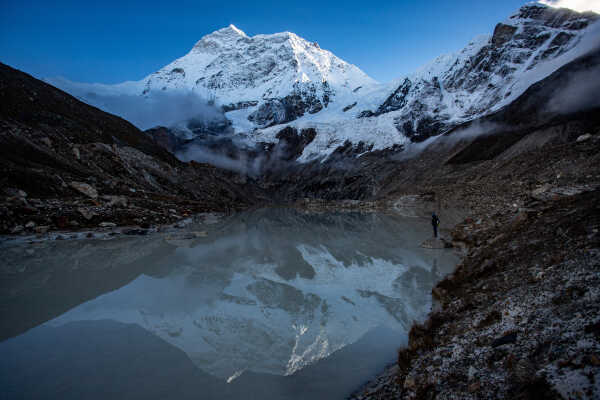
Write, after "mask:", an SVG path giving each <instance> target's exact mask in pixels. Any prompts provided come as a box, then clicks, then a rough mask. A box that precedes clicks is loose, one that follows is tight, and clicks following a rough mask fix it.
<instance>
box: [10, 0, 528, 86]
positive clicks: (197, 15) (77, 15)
mask: <svg viewBox="0 0 600 400" xmlns="http://www.w3.org/2000/svg"><path fill="white" fill-rule="evenodd" d="M525 3H526V1H523V0H502V1H487V0H478V1H475V0H470V1H467V0H453V1H450V0H447V1H441V0H429V1H401V0H396V1H391V2H388V1H385V2H379V1H372V2H369V1H364V0H362V1H353V0H347V1H339V2H332V1H322V0H321V1H313V0H305V1H302V2H291V1H281V0H278V1H248V0H246V1H236V0H227V1H220V2H219V1H211V2H203V1H188V0H176V1H160V2H152V1H126V0H122V1H112V0H104V1H102V2H87V1H82V0H77V1H65V0H56V1H48V0H43V1H33V0H19V1H14V0H2V1H1V2H0V61H1V62H3V63H6V64H8V65H11V66H13V67H15V68H18V69H21V70H23V71H25V72H27V73H30V74H32V75H34V76H36V77H38V78H41V77H51V76H64V77H66V78H68V79H71V80H74V81H80V82H102V83H117V82H122V81H125V80H139V79H141V78H143V77H144V76H146V75H148V74H150V73H152V72H154V71H156V70H157V69H159V68H161V67H162V66H164V65H166V64H168V63H169V62H171V61H173V60H174V59H175V58H177V57H181V56H183V55H184V54H186V53H187V52H188V51H189V49H190V48H191V47H192V46H193V45H194V43H195V42H196V41H198V40H199V39H200V38H201V37H202V36H204V35H205V34H208V33H210V32H212V31H214V30H217V29H219V28H222V27H224V26H227V25H229V24H234V25H236V26H237V27H238V28H240V29H242V30H243V31H245V32H246V34H248V35H250V36H252V35H255V34H259V33H274V32H281V31H291V32H295V33H297V34H298V35H300V36H302V37H304V38H305V39H307V40H310V41H317V42H318V43H319V45H320V46H321V47H322V48H324V49H327V50H330V51H332V52H333V53H334V54H336V55H337V56H338V57H341V58H342V59H344V60H346V61H348V62H351V63H353V64H356V65H357V66H358V67H360V68H361V69H362V70H363V71H365V72H366V73H367V74H369V75H370V76H372V77H373V78H375V79H377V80H379V81H388V80H391V79H393V78H396V77H398V76H401V75H402V74H403V73H407V72H410V71H412V70H414V69H416V68H417V67H419V66H420V65H422V64H424V63H426V62H427V61H429V60H431V59H433V58H435V57H437V56H438V55H440V54H443V53H448V52H452V51H456V50H459V49H461V48H462V47H464V46H465V45H466V44H467V43H468V41H469V40H470V39H472V38H473V37H474V36H476V35H479V34H489V33H491V32H492V31H493V29H494V26H495V24H496V23H497V22H500V21H502V20H504V19H506V18H507V17H508V16H509V15H510V14H511V13H512V12H514V11H515V10H517V9H518V8H519V7H520V6H521V5H523V4H525Z"/></svg>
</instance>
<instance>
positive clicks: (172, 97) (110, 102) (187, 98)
mask: <svg viewBox="0 0 600 400" xmlns="http://www.w3.org/2000/svg"><path fill="white" fill-rule="evenodd" d="M81 97H83V98H84V100H85V101H86V102H87V103H89V104H91V105H93V106H95V107H98V108H100V109H102V110H104V111H106V112H109V113H111V114H115V115H118V116H120V117H122V118H124V119H126V120H127V121H129V122H131V123H132V124H134V125H135V126H137V127H138V128H139V129H142V130H146V129H149V128H153V127H155V126H169V127H170V126H174V125H178V124H181V123H182V122H184V121H188V120H190V119H197V120H208V121H212V120H221V119H224V115H223V112H222V111H221V109H220V108H218V107H216V106H214V105H212V104H210V103H209V102H208V101H207V100H206V99H204V98H202V97H201V96H199V95H197V94H195V93H193V92H175V93H169V92H158V93H154V92H150V94H148V95H145V96H135V95H118V96H109V95H99V94H96V93H85V94H83V95H82V96H81Z"/></svg>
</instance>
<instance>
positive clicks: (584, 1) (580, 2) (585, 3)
mask: <svg viewBox="0 0 600 400" xmlns="http://www.w3.org/2000/svg"><path fill="white" fill-rule="evenodd" d="M539 3H542V4H546V5H549V6H551V7H564V8H570V9H572V10H575V11H594V12H597V13H600V1H598V0H539Z"/></svg>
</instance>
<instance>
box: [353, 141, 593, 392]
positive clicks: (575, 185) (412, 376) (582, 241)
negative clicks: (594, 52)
mask: <svg viewBox="0 0 600 400" xmlns="http://www.w3.org/2000/svg"><path fill="white" fill-rule="evenodd" d="M599 149H600V137H599V136H598V135H592V136H591V137H589V138H587V139H580V141H579V142H577V141H574V142H573V143H571V144H562V145H555V146H543V147H542V148H541V149H539V150H537V151H534V152H528V153H527V154H526V156H522V157H516V158H513V159H512V161H510V162H507V163H505V164H504V165H503V168H506V169H505V171H508V170H510V171H512V175H510V179H512V181H513V182H512V183H509V182H508V180H506V179H507V178H506V177H505V180H504V182H503V179H502V178H501V177H502V175H503V168H502V167H501V168H498V167H496V168H495V169H486V168H484V170H487V171H493V172H488V173H482V174H480V175H479V177H478V178H479V179H478V185H477V187H474V186H463V185H460V186H459V185H456V184H443V183H435V184H432V185H429V186H428V187H427V189H428V190H433V191H435V192H437V193H438V194H439V195H442V193H443V194H444V195H445V196H446V200H448V203H449V204H463V205H467V206H468V207H469V209H470V210H471V214H470V216H469V217H468V218H466V219H464V220H463V221H462V222H461V223H459V224H457V225H456V226H454V228H453V229H452V232H451V237H452V243H453V244H454V246H455V247H456V248H457V249H460V251H461V252H462V253H463V261H462V262H461V264H459V266H458V267H457V269H456V271H455V273H454V274H452V275H450V276H448V277H447V278H446V279H444V280H443V281H442V282H440V283H439V284H438V285H437V286H436V287H435V288H434V289H433V295H434V297H435V298H436V299H437V300H438V302H439V307H438V308H437V309H436V310H434V311H433V312H432V313H431V315H430V316H429V319H428V320H427V321H426V322H425V323H423V324H416V325H415V326H413V328H412V330H411V331H410V335H409V345H408V347H407V348H405V349H401V350H400V351H399V354H398V363H397V364H396V365H393V366H391V367H390V368H388V369H387V370H386V371H385V372H384V373H383V374H382V375H380V376H379V377H378V378H376V379H375V380H374V381H372V382H371V383H369V384H367V385H366V386H365V387H363V388H361V389H360V390H359V391H357V392H356V393H355V394H354V395H353V396H351V398H352V399H400V398H402V399H404V398H406V399H433V398H436V399H456V398H461V399H462V398H464V399H471V398H472V399H502V398H509V397H510V398H519V399H552V398H557V399H559V398H586V399H594V398H598V396H600V380H599V378H600V376H599V373H600V320H599V319H598V315H599V311H600V307H599V304H600V301H599V297H600V234H599V231H600V202H599V201H598V200H599V199H600V191H599V190H598V183H600V160H599V158H598V157H599V155H598V154H599V153H598V150H599ZM525 161H527V162H525ZM528 163H537V164H538V165H541V166H540V167H539V168H537V169H535V170H534V169H530V168H528V167H527V165H528ZM519 165H521V168H519ZM485 166H486V165H485V163H484V165H480V167H485ZM467 171H468V168H462V169H461V171H460V172H459V173H457V172H456V171H455V172H454V174H458V175H459V176H463V177H464V176H467V175H468V172H467ZM447 174H448V175H451V174H452V173H451V172H447ZM448 175H446V178H447V177H448ZM455 178H456V175H455ZM521 180H524V181H530V182H531V183H533V182H535V184H532V185H529V184H520V183H519V182H520V181H521ZM423 189H425V188H423ZM449 199H452V200H449ZM441 202H442V203H444V201H441ZM441 213H442V214H441V215H442V219H443V213H444V211H443V210H442V211H441ZM432 251H435V250H432Z"/></svg>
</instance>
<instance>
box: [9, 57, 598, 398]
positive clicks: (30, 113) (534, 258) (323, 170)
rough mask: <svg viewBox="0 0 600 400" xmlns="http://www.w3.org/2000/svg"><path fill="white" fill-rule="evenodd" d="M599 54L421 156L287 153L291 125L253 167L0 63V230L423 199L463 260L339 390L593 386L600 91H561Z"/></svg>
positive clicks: (441, 391) (306, 135) (412, 203)
mask: <svg viewBox="0 0 600 400" xmlns="http://www.w3.org/2000/svg"><path fill="white" fill-rule="evenodd" d="M599 66H600V53H599V52H598V51H596V52H593V53H590V54H588V55H586V56H583V57H581V58H579V59H577V60H575V61H573V62H571V63H569V64H567V65H565V66H563V67H562V68H560V69H558V70H557V71H556V72H554V73H553V74H552V75H550V76H549V77H548V78H546V79H544V80H542V81H540V82H538V83H536V84H535V85H533V86H532V87H530V88H529V89H528V90H527V91H526V92H525V93H524V94H523V95H522V96H520V97H519V98H518V99H517V100H516V101H515V102H513V103H512V104H510V105H508V106H507V107H505V108H503V109H501V110H499V111H498V112H496V113H494V114H492V115H488V116H486V117H484V118H482V119H480V120H476V121H472V122H469V123H467V124H464V125H461V126H459V127H456V128H454V129H453V130H452V131H450V132H448V133H447V134H445V135H444V136H442V137H440V138H438V139H436V140H435V141H434V142H432V143H430V145H429V147H427V148H426V149H424V150H420V151H419V152H417V151H416V150H415V149H414V148H412V149H410V148H403V147H402V146H396V147H394V148H389V149H386V150H380V151H367V150H369V149H366V148H365V146H364V144H360V143H359V144H352V143H349V142H348V143H345V144H343V145H342V146H340V147H338V148H337V150H336V151H335V152H334V153H333V155H332V156H330V157H329V158H328V159H327V160H319V161H314V162H309V163H298V162H297V161H296V158H297V156H298V155H300V154H301V153H302V149H303V146H306V144H307V142H310V140H311V136H312V135H311V134H310V132H294V131H293V130H288V131H286V132H283V133H282V134H281V135H279V143H277V144H275V145H273V146H272V147H271V148H270V150H272V149H274V148H278V147H279V148H280V149H284V150H285V152H283V157H281V153H282V152H277V153H279V156H280V158H272V157H271V156H269V154H267V156H266V160H267V161H266V163H265V164H264V169H262V170H261V171H260V174H259V175H258V176H257V177H256V178H253V179H250V178H247V177H246V176H244V175H242V174H238V173H232V172H227V171H224V170H221V169H218V168H215V167H211V166H209V165H205V164H197V163H182V162H180V161H178V160H177V159H175V158H174V157H173V156H172V155H171V154H170V153H168V152H166V150H164V148H163V147H161V146H159V145H158V144H157V143H156V142H154V141H153V140H152V139H151V138H150V136H147V135H145V134H144V133H143V132H140V131H139V130H137V129H136V128H134V127H133V126H132V125H130V124H129V123H127V122H125V121H124V120H122V119H119V118H117V117H114V116H112V115H109V114H106V113H103V112H101V111H99V110H97V109H95V108H93V107H90V106H87V105H85V104H83V103H80V102H78V101H77V100H76V99H74V98H73V97H71V96H69V95H66V94H65V93H63V92H61V91H59V90H57V89H54V88H52V87H50V86H48V85H45V84H43V83H41V82H39V81H37V80H35V79H33V78H31V77H29V76H27V75H25V74H23V73H21V72H18V71H15V70H13V69H10V68H9V67H6V66H2V68H1V69H0V72H1V73H0V95H1V99H2V100H1V103H0V127H1V129H0V153H1V154H0V167H1V168H2V174H1V175H0V181H1V183H2V189H3V190H4V196H3V197H2V198H0V200H1V201H2V203H1V205H0V229H1V230H2V233H10V232H12V233H13V234H19V233H20V234H26V233H29V234H31V233H33V232H36V231H37V232H39V233H41V232H43V231H45V230H46V229H78V228H82V227H86V228H87V227H97V226H99V225H101V224H102V223H104V222H108V223H109V224H117V225H124V224H126V225H139V226H140V228H142V229H145V228H146V227H148V226H151V225H159V224H164V223H171V222H174V221H176V220H178V219H181V218H183V217H185V215H186V214H188V215H191V214H193V213H197V212H205V211H228V210H235V209H239V208H243V207H250V206H252V205H258V204H261V203H262V204H264V203H266V202H272V203H287V204H295V205H297V206H300V207H309V208H314V209H323V208H333V209H339V208H341V207H344V208H362V209H365V210H368V209H374V208H387V209H389V210H394V211H396V212H399V213H402V214H407V215H417V216H423V215H424V214H427V213H428V212H431V211H433V210H435V211H437V212H438V215H439V216H440V218H441V220H442V235H443V237H444V239H445V241H446V243H448V244H450V243H451V244H452V245H453V246H455V247H456V248H457V249H459V251H461V252H463V254H464V259H463V261H462V263H461V264H460V265H459V266H458V268H457V270H456V272H455V273H454V274H453V275H451V276H449V277H448V278H447V279H445V280H444V281H442V282H441V283H440V284H439V285H437V287H436V288H435V289H434V290H433V292H434V296H435V297H436V298H437V299H438V301H439V303H440V305H439V308H438V309H437V310H435V311H434V312H433V313H432V314H431V317H430V319H429V320H428V321H427V322H426V323H424V324H422V325H417V326H414V327H413V329H412V331H411V333H410V341H409V348H408V349H404V350H402V351H401V352H400V353H399V360H398V361H399V362H398V365H397V366H394V367H392V368H391V369H389V370H388V371H386V373H385V374H384V375H382V376H380V377H379V378H377V379H376V380H375V381H374V382H372V383H371V384H369V385H367V386H365V387H363V388H362V389H361V390H359V391H358V392H356V394H355V395H354V396H353V398H361V399H364V398H371V399H395V398H415V399H433V398H440V399H441V398H444V399H455V398H460V399H469V398H473V399H477V398H491V399H496V398H498V399H503V398H511V397H512V398H516V399H529V398H543V399H546V398H550V399H551V398H561V397H562V398H588V399H593V398H598V397H599V396H600V386H599V385H600V384H599V382H600V374H599V372H600V318H599V317H598V315H599V311H600V310H599V308H600V306H599V304H600V298H599V297H600V261H599V260H600V234H599V231H600V152H599V150H600V107H599V106H600V104H598V102H597V96H595V95H594V96H591V97H588V96H586V95H585V93H586V91H585V90H583V91H575V94H581V96H575V98H576V99H578V101H569V102H567V103H565V102H560V101H559V102H557V99H559V100H560V99H567V98H568V99H572V98H573V96H567V95H568V94H570V95H572V94H573V90H574V89H581V85H580V83H581V82H585V85H584V86H585V87H587V88H588V89H590V88H591V90H592V92H594V90H595V89H594V88H596V87H597V86H598V80H597V78H596V79H589V77H590V76H592V77H593V76H596V77H597V76H600V75H599V73H600V70H599ZM583 77H588V78H587V80H583ZM577 83H579V85H577ZM594 93H597V91H595V92H594ZM579 100H581V101H579ZM557 104H558V106H557ZM267 150H269V149H267ZM270 157H271V158H270ZM423 223H424V224H429V221H427V220H423ZM104 226H106V224H104ZM431 251H436V250H431ZM359 384H360V383H359V382H357V385H359Z"/></svg>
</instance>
